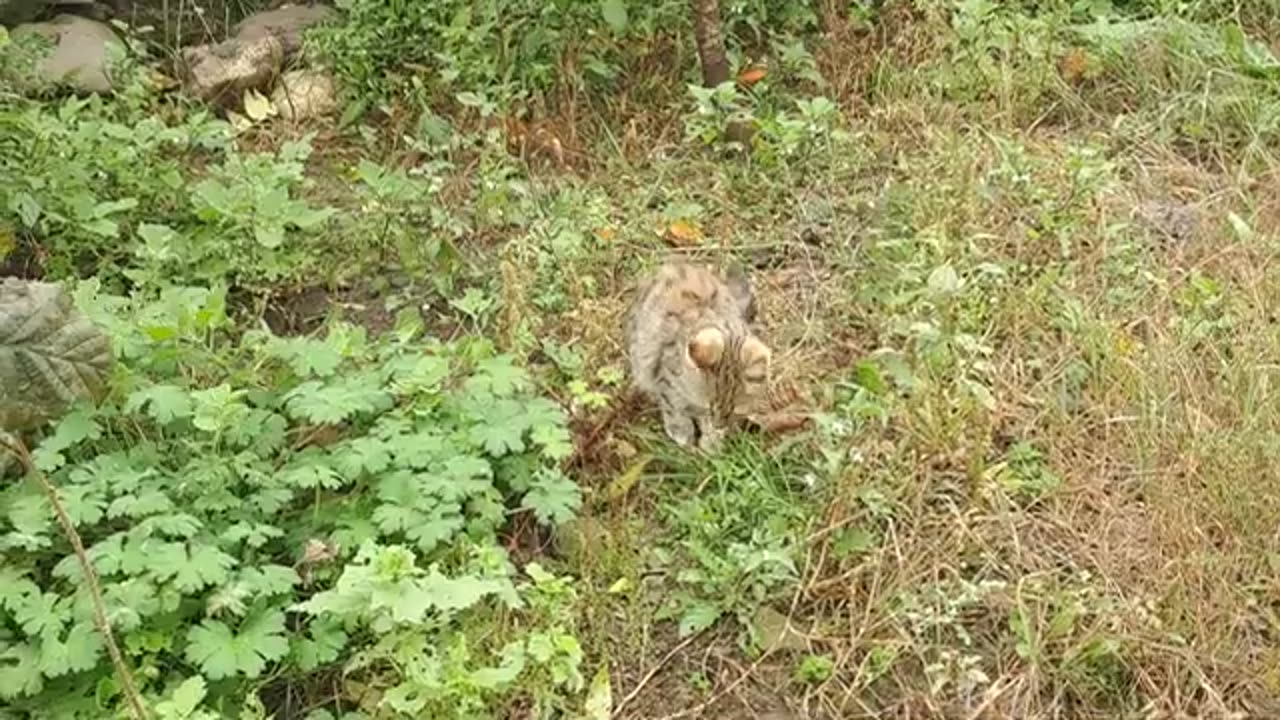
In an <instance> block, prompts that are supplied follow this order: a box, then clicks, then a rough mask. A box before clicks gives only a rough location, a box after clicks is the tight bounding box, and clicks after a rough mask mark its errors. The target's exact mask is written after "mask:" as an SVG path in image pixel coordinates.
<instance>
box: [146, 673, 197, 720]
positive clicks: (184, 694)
mask: <svg viewBox="0 0 1280 720" xmlns="http://www.w3.org/2000/svg"><path fill="white" fill-rule="evenodd" d="M204 696H205V685H204V678H202V677H200V676H199V675H195V676H193V677H189V678H187V679H186V680H184V681H183V682H182V684H181V685H179V686H178V687H177V688H176V689H175V690H174V691H173V695H171V696H169V699H168V700H164V701H161V702H159V703H157V704H156V714H158V715H159V716H160V717H161V718H163V720H187V718H190V717H191V716H192V715H193V714H194V713H195V711H196V708H198V707H200V701H202V700H204Z"/></svg>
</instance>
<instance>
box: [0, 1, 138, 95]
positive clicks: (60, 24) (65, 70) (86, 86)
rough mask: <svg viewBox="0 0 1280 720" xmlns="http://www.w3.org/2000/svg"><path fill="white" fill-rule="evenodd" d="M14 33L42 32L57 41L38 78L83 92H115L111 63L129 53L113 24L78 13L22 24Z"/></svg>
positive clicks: (39, 66)
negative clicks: (126, 51)
mask: <svg viewBox="0 0 1280 720" xmlns="http://www.w3.org/2000/svg"><path fill="white" fill-rule="evenodd" d="M12 35H13V38H14V39H15V40H19V39H21V38H23V37H25V36H29V35H40V36H41V37H44V38H45V39H47V40H48V41H49V42H51V43H53V48H52V50H50V52H49V54H48V55H46V56H45V57H44V58H42V59H41V60H40V61H39V62H38V63H37V64H36V75H37V80H39V81H40V82H45V83H51V84H52V83H65V84H67V85H70V86H71V87H73V88H75V89H76V90H79V91H81V92H96V93H109V92H111V89H112V81H111V62H112V61H113V60H114V59H116V58H119V57H124V55H125V45H124V43H123V42H122V41H121V40H120V38H119V37H118V36H116V33H115V31H114V30H112V29H111V27H110V26H109V25H107V24H105V23H101V22H98V21H97V20H90V19H89V18H85V17H80V16H78V15H59V16H57V17H55V18H54V19H53V20H51V21H49V22H43V23H27V24H25V25H19V26H18V27H16V28H14V29H13V33H12Z"/></svg>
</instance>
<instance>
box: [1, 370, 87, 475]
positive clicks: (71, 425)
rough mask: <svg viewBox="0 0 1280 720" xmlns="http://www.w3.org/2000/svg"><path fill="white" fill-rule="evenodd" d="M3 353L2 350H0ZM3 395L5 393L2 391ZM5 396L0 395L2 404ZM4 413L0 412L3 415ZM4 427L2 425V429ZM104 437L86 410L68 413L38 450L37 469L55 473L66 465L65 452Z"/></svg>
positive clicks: (35, 456)
mask: <svg viewBox="0 0 1280 720" xmlns="http://www.w3.org/2000/svg"><path fill="white" fill-rule="evenodd" d="M0 351H2V349H0ZM0 393H3V391H0ZM2 401H3V394H0V402H2ZM2 412H3V411H0V413H2ZM3 428H4V426H3V425H0V429H3ZM101 436H102V426H100V425H99V424H98V423H97V421H95V420H94V419H93V416H92V415H91V414H90V413H89V412H87V411H85V410H84V409H78V410H75V411H72V412H69V413H67V414H66V415H65V416H63V418H62V419H61V420H59V421H58V425H57V426H56V427H55V428H54V430H53V434H52V435H50V436H49V437H47V438H45V440H44V442H42V443H40V446H39V447H37V448H36V450H35V453H34V454H33V458H32V459H33V460H34V461H35V465H36V467H37V468H39V469H41V470H43V471H45V472H53V471H54V470H57V469H58V468H60V467H62V466H63V465H64V464H65V463H66V461H67V460H66V457H64V456H63V454H62V453H63V452H64V451H66V450H68V449H70V448H72V447H74V446H75V445H76V444H78V443H80V442H83V441H85V440H90V439H92V440H97V439H98V438H99V437H101Z"/></svg>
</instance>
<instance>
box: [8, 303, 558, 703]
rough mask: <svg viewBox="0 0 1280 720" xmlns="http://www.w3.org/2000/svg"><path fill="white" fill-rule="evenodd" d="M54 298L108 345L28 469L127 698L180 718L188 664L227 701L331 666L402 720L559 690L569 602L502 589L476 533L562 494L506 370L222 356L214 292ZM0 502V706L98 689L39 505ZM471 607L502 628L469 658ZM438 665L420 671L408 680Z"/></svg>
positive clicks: (546, 516)
mask: <svg viewBox="0 0 1280 720" xmlns="http://www.w3.org/2000/svg"><path fill="white" fill-rule="evenodd" d="M77 297H78V300H79V301H80V303H81V305H82V307H85V308H86V310H88V312H89V314H90V315H91V316H92V317H94V319H96V320H97V321H99V322H101V323H102V324H103V325H104V326H105V327H106V328H107V329H108V330H109V331H110V332H111V334H112V335H113V337H114V338H115V339H116V341H117V342H116V352H117V356H118V357H119V358H120V361H121V368H120V370H119V371H118V372H117V373H116V374H115V376H113V378H112V382H111V385H110V394H109V395H108V397H107V399H106V401H104V403H103V404H102V405H100V406H98V407H97V408H89V407H81V408H79V409H77V410H75V411H73V412H72V413H70V414H68V415H67V416H65V417H64V418H63V419H62V420H61V421H59V422H58V423H57V424H56V425H55V426H54V427H53V428H52V432H51V433H50V434H49V435H48V437H47V439H46V440H44V441H43V442H41V443H40V444H39V446H38V447H37V449H36V451H35V453H34V464H35V465H36V466H37V467H38V468H40V470H41V471H42V472H44V473H47V475H48V477H49V478H50V479H51V480H52V481H53V482H54V483H56V485H57V486H58V487H59V488H60V491H61V496H62V503H63V504H64V505H65V510H66V513H67V514H68V516H69V517H70V518H71V519H72V521H73V522H74V524H75V526H76V528H77V529H78V530H79V533H80V535H81V536H83V538H84V541H85V544H86V546H87V548H88V555H89V557H90V558H91V560H92V562H93V566H94V568H95V570H96V573H97V574H98V576H99V577H100V578H101V581H102V587H103V595H104V598H105V602H106V606H107V611H108V617H109V618H110V621H111V623H112V625H113V626H114V628H115V630H116V632H117V633H119V635H120V636H121V639H122V644H123V647H124V648H126V656H127V659H128V661H129V662H130V663H132V664H133V665H134V666H135V667H136V668H137V671H138V675H139V677H140V682H142V683H143V687H142V691H143V693H144V694H145V695H147V696H148V697H157V696H163V695H164V694H165V693H166V692H167V691H166V688H168V687H171V686H170V685H169V684H168V683H169V681H170V680H171V679H173V680H175V681H176V679H177V678H174V677H173V674H174V673H175V672H179V671H181V673H182V674H183V675H184V676H185V677H186V678H187V680H186V681H185V683H186V684H184V685H182V691H181V693H180V694H177V693H176V694H174V695H173V696H171V697H170V699H168V700H164V701H163V702H162V703H161V705H160V707H164V708H167V709H166V710H165V712H168V713H170V714H172V715H174V716H179V717H186V716H198V715H196V713H197V712H199V711H197V710H195V709H194V708H196V706H197V705H198V703H199V698H198V696H199V695H200V692H199V690H200V688H199V687H197V685H195V684H191V683H192V680H191V678H192V675H193V673H199V674H200V675H202V676H203V677H204V678H205V679H207V680H209V681H211V682H212V681H218V682H217V683H216V684H215V685H210V686H207V688H208V689H207V690H206V691H207V692H208V693H211V694H210V695H209V696H208V697H207V698H206V699H205V702H206V703H214V704H218V703H228V702H229V703H233V704H236V703H242V702H245V701H246V698H249V697H250V695H249V693H251V690H252V688H253V687H254V686H253V684H252V683H250V682H249V681H251V680H252V679H253V678H259V677H263V676H265V675H266V674H268V673H270V674H271V675H272V676H276V677H279V676H281V675H282V674H284V675H287V676H290V677H292V678H294V680H293V681H294V682H305V678H306V676H307V673H311V672H315V671H317V670H319V669H321V668H323V667H326V666H329V665H332V664H335V663H339V664H346V665H347V666H348V668H349V671H351V672H356V671H364V672H366V673H374V674H373V675H370V678H371V680H372V679H375V678H376V682H378V683H379V684H383V685H385V687H386V693H385V695H384V696H383V700H382V702H381V705H382V706H383V707H385V708H389V709H390V710H392V711H394V712H399V713H407V714H409V715H410V716H416V715H415V714H414V713H417V712H418V711H420V710H421V709H422V708H424V707H428V706H430V707H445V706H447V703H450V702H453V701H454V700H456V699H457V698H455V697H454V695H453V693H454V691H452V690H449V691H447V690H445V688H455V690H457V692H461V693H462V694H463V695H464V696H465V697H464V698H463V700H465V702H466V703H469V704H470V705H469V706H471V707H474V708H477V709H479V708H481V707H484V706H486V703H490V702H495V701H497V700H498V699H500V698H501V697H502V696H503V693H505V692H510V691H512V690H513V689H514V688H515V687H516V686H514V685H513V684H512V681H513V680H514V679H515V678H516V677H522V678H523V677H526V676H537V677H544V678H545V679H544V680H540V681H536V682H535V681H532V680H531V681H530V682H529V683H522V684H521V685H520V686H519V687H520V689H522V690H529V689H530V688H533V687H538V688H542V690H539V691H538V692H539V693H541V695H539V697H540V698H541V699H540V700H539V702H544V703H552V704H554V703H557V702H561V700H560V699H558V698H562V697H567V696H568V695H571V694H574V693H576V692H578V691H579V690H580V689H581V684H582V683H581V677H580V676H579V675H577V665H578V663H579V662H580V661H581V651H580V650H579V649H577V645H576V641H575V640H574V638H573V635H572V623H571V622H569V621H568V620H567V617H566V615H565V612H564V609H563V608H564V607H565V605H566V604H571V603H572V590H571V588H570V587H569V586H568V585H566V584H565V582H564V581H561V580H558V579H555V578H553V577H552V576H550V575H548V574H545V573H541V572H540V571H539V570H537V569H535V568H532V567H531V568H526V571H527V572H528V573H529V574H530V577H531V578H533V580H534V582H533V585H532V586H530V587H529V588H526V589H521V588H520V587H518V586H517V585H516V583H515V573H516V569H515V568H514V567H513V566H512V565H511V563H510V561H509V560H507V559H506V556H505V553H504V552H503V550H502V549H501V547H500V546H499V545H498V543H497V533H498V531H499V530H500V529H501V528H502V526H503V525H504V524H505V518H506V516H507V514H508V513H509V512H512V511H515V509H516V508H517V507H524V508H527V509H528V510H530V511H531V512H532V513H533V515H534V516H535V517H537V518H539V519H540V520H542V521H544V522H547V523H552V524H555V523H560V522H563V521H565V520H567V519H569V518H571V517H572V516H573V514H574V512H575V510H576V509H577V507H578V505H579V504H580V502H581V498H580V494H579V491H578V488H577V486H576V485H575V484H574V483H573V482H572V481H570V480H568V479H567V478H565V477H564V476H563V475H562V474H560V471H559V468H558V462H559V461H560V460H563V459H564V458H565V457H566V456H567V454H568V453H569V451H570V449H571V444H570V442H569V438H568V432H567V429H566V427H565V418H564V414H563V413H562V412H561V411H560V409H559V407H558V406H556V405H554V404H553V403H551V402H549V401H547V400H545V399H542V398H539V397H537V396H536V395H534V394H533V392H532V386H531V384H530V382H529V379H528V377H527V376H526V374H525V372H524V371H523V370H522V369H520V368H519V367H517V366H515V365H514V364H512V362H511V360H510V359H509V358H507V357H505V356H502V355H498V354H495V353H494V352H493V351H492V349H491V348H490V347H488V346H487V344H486V343H483V342H479V343H477V342H466V343H462V344H455V345H445V344H441V343H436V342H431V341H426V342H420V341H414V340H413V339H412V338H411V337H409V336H407V335H398V336H393V337H391V338H389V339H386V340H381V341H369V340H367V339H366V337H365V336H364V334H363V332H361V331H358V330H357V329H355V328H352V327H350V326H343V325H338V326H335V327H333V328H332V329H331V330H330V331H329V332H328V333H327V335H326V336H325V337H323V338H321V339H312V338H288V339H286V338H278V337H274V336H271V335H270V334H267V333H265V332H262V331H254V332H250V333H247V334H244V335H243V336H242V337H241V338H240V339H239V340H238V341H232V340H230V339H228V338H225V337H224V336H223V333H222V331H223V330H224V329H225V328H227V319H226V316H225V314H224V311H223V307H224V298H223V293H222V291H219V290H216V289H215V290H206V289H192V288H181V289H179V288H173V289H169V290H166V291H164V292H162V293H160V294H159V295H158V296H155V297H152V298H149V299H147V298H141V297H140V298H135V299H133V300H124V299H120V298H113V297H110V296H107V295H100V294H99V292H98V290H97V289H96V286H95V284H94V283H87V284H84V285H83V286H82V287H81V288H79V289H78V291H77ZM231 367H234V368H240V369H239V370H235V371H233V372H228V371H227V368H231ZM322 437H323V438H325V439H324V440H321V439H320V438H322ZM0 507H3V508H5V514H4V517H3V519H2V520H0V546H2V547H3V548H4V549H5V555H4V561H3V565H2V566H0V573H3V576H4V582H3V583H0V585H2V586H3V588H4V591H3V595H2V596H0V627H2V628H4V631H3V634H0V658H4V659H5V661H4V662H3V663H0V674H3V677H4V682H3V684H2V685H0V687H2V688H3V689H0V692H2V693H3V694H4V696H5V697H6V700H7V701H8V702H9V703H10V704H11V706H12V707H14V708H17V709H21V708H27V707H40V706H42V705H43V704H44V703H46V702H48V701H49V700H50V698H53V697H58V698H63V699H69V698H84V699H86V700H87V699H88V698H89V697H91V696H92V693H93V692H94V691H93V688H94V687H95V684H97V685H101V684H102V683H106V685H102V687H106V688H112V687H114V686H113V685H112V681H111V675H110V671H109V668H108V667H107V665H106V664H105V663H104V662H103V659H102V653H101V643H100V642H99V637H98V636H97V635H96V633H95V632H94V631H93V628H92V624H91V621H90V607H89V602H88V598H87V597H86V595H85V593H84V589H83V584H82V583H80V582H79V579H80V570H79V568H78V565H76V564H75V563H74V562H73V559H72V558H71V556H70V555H69V554H68V549H67V547H66V545H65V541H64V540H62V539H61V537H60V536H59V534H58V533H57V532H56V531H55V529H54V527H53V525H52V522H51V519H50V518H51V515H50V513H49V508H48V505H47V500H46V499H45V498H44V496H43V495H42V494H41V492H40V491H38V489H37V488H35V487H33V486H32V484H31V483H29V482H21V483H17V484H13V485H10V486H8V487H6V488H5V489H4V491H3V497H2V499H0ZM509 508H510V509H509ZM318 539H322V540H318ZM316 547H318V548H320V550H319V551H316V550H315V548H316ZM330 547H333V548H334V549H333V550H326V549H325V548H330ZM298 548H305V550H303V551H299V549H298ZM348 548H349V549H351V550H344V549H348ZM352 550H358V552H356V553H355V555H354V556H351V555H348V554H347V552H351V551H352ZM317 553H318V554H317ZM299 556H301V557H302V560H301V562H299V561H298V558H299ZM418 558H421V559H422V560H423V561H424V562H427V563H429V564H428V565H427V566H426V567H425V568H420V567H419V566H418ZM491 600H493V601H500V602H501V604H502V607H504V608H506V610H505V612H507V613H510V614H513V616H515V617H523V618H525V620H524V621H523V622H522V624H521V627H522V628H524V629H523V630H521V631H519V632H516V633H514V634H511V633H500V634H498V635H496V636H494V637H493V639H492V641H493V642H498V641H499V640H502V643H503V644H501V645H496V646H495V645H491V644H490V643H480V644H476V643H475V642H474V641H471V640H469V638H473V637H475V636H474V635H473V634H472V633H473V631H468V630H464V628H470V627H472V626H473V625H474V623H477V622H481V623H482V622H485V620H484V618H486V617H489V616H490V612H491V609H486V608H489V602H490V601H491ZM393 630H394V631H395V632H391V631H393ZM504 637H505V640H504V639H503V638H504ZM432 638H434V640H433V639H432ZM437 641H438V642H437ZM512 643H514V645H513V644H512ZM436 648H450V649H449V650H448V652H446V653H444V654H443V655H437V654H436V653H437V650H436ZM511 648H519V650H518V651H517V650H515V649H511ZM517 655H518V656H517ZM378 658H384V659H389V658H394V662H391V664H389V665H384V664H382V661H381V660H378ZM433 658H434V659H433ZM445 658H448V662H447V663H446V668H445V669H442V670H441V672H446V674H445V675H430V674H428V675H423V674H422V673H426V672H428V670H429V669H430V668H432V667H436V663H437V661H439V660H444V659H445ZM486 658H501V659H500V660H498V659H495V660H493V662H495V663H497V664H496V665H495V666H494V667H493V669H492V670H491V671H489V672H488V674H485V673H481V674H480V676H479V678H480V679H478V680H476V681H475V684H471V685H465V686H458V685H456V684H454V682H453V680H449V679H448V678H452V677H454V675H450V674H449V673H453V672H455V671H456V672H461V671H462V670H461V669H462V668H464V667H470V668H473V669H476V671H477V672H479V670H480V669H482V667H483V665H484V663H485V662H486V661H487V660H486ZM526 660H527V662H526ZM448 667H453V668H454V670H447V668H448ZM396 668H399V669H400V673H401V674H399V675H397V673H396V672H392V671H394V670H395V669H396ZM415 668H421V669H422V670H421V672H418V671H417V670H415ZM526 668H527V669H526ZM468 672H470V671H468ZM388 673H390V674H388ZM431 677H435V678H436V680H431V679H430V678H431ZM503 678H506V679H505V680H503ZM68 682H70V683H71V685H68V684H67V683H68ZM74 688H79V689H78V690H76V689H74ZM97 692H98V694H99V697H100V698H101V700H100V701H102V702H106V703H107V704H108V706H110V705H113V704H116V703H118V702H119V695H118V694H117V692H118V691H116V690H113V689H107V690H105V695H104V694H103V692H104V691H103V690H98V691H97ZM85 693H88V694H87V695H86V694H85ZM164 703H169V704H168V705H165V704H164Z"/></svg>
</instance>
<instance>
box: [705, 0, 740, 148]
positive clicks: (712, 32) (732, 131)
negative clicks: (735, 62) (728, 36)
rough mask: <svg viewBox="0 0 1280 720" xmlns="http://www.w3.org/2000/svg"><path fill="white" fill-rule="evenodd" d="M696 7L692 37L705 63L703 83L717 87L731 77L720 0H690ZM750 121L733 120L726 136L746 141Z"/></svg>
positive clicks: (733, 139)
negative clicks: (722, 26) (721, 23)
mask: <svg viewBox="0 0 1280 720" xmlns="http://www.w3.org/2000/svg"><path fill="white" fill-rule="evenodd" d="M690 1H691V4H692V7H693V36H694V39H695V41H696V42H697V44H698V61H699V62H700V63H701V64H702V84H703V85H705V86H706V87H715V86H717V85H719V84H721V83H723V82H726V81H727V80H729V78H730V75H729V56H728V53H726V52H725V49H724V33H723V32H722V30H721V25H720V0H690ZM751 131H752V127H751V125H750V123H745V122H741V121H737V120H731V121H730V122H729V126H728V127H726V128H725V136H726V137H728V138H729V139H730V140H732V141H735V142H740V143H742V144H744V145H745V144H746V143H747V142H748V141H749V140H750V139H751Z"/></svg>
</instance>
